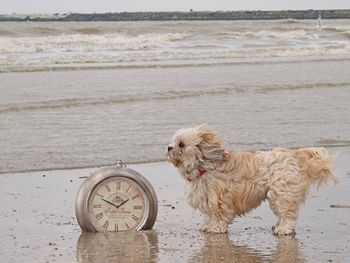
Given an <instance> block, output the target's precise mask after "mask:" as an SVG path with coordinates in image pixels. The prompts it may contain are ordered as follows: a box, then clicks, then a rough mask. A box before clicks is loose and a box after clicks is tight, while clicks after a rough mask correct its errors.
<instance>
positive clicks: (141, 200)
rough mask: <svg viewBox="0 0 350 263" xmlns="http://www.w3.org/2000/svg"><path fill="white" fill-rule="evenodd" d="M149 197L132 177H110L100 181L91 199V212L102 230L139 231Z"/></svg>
mask: <svg viewBox="0 0 350 263" xmlns="http://www.w3.org/2000/svg"><path fill="white" fill-rule="evenodd" d="M145 202H147V198H145V194H144V192H143V191H142V189H141V188H140V187H139V186H138V185H137V184H136V183H135V182H134V181H133V180H130V179H128V178H120V177H119V178H116V177H112V178H108V179H106V180H103V181H102V182H100V183H99V184H98V185H97V186H96V187H95V188H94V190H93V191H92V194H91V196H90V199H89V203H88V206H89V215H90V217H91V218H90V219H91V222H92V224H93V226H94V228H95V229H97V230H100V231H129V230H135V229H137V227H138V226H140V224H141V223H142V222H143V221H144V219H145V213H146V212H147V211H145V207H147V204H145Z"/></svg>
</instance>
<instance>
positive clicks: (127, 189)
mask: <svg viewBox="0 0 350 263" xmlns="http://www.w3.org/2000/svg"><path fill="white" fill-rule="evenodd" d="M130 188H131V185H129V187H128V189H126V192H125V193H127V192H128V191H129V189H130Z"/></svg>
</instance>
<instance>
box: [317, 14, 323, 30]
mask: <svg viewBox="0 0 350 263" xmlns="http://www.w3.org/2000/svg"><path fill="white" fill-rule="evenodd" d="M317 29H318V30H322V18H321V15H319V16H318V18H317Z"/></svg>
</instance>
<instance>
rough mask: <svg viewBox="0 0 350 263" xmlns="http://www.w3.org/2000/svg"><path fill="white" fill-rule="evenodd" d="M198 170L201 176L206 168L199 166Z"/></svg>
mask: <svg viewBox="0 0 350 263" xmlns="http://www.w3.org/2000/svg"><path fill="white" fill-rule="evenodd" d="M198 172H199V177H201V176H203V174H205V173H206V172H207V169H205V168H204V167H199V168H198Z"/></svg>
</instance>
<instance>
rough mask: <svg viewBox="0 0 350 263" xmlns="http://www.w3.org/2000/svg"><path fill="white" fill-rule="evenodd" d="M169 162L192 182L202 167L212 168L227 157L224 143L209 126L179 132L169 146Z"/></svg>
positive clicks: (203, 125)
mask: <svg viewBox="0 0 350 263" xmlns="http://www.w3.org/2000/svg"><path fill="white" fill-rule="evenodd" d="M167 157H168V160H169V161H170V162H171V163H173V164H174V166H175V167H177V168H179V169H180V170H181V173H182V175H183V176H185V177H186V178H187V179H189V180H191V179H193V178H191V177H192V176H195V174H196V172H197V171H198V169H199V168H200V167H201V166H210V165H211V164H213V163H214V162H218V161H222V160H223V159H224V157H225V149H224V146H223V141H222V140H221V139H219V138H218V137H217V135H216V133H215V132H214V130H213V129H211V128H210V127H209V126H208V125H207V124H202V125H199V126H197V127H194V128H186V129H180V130H178V131H177V132H176V133H175V134H174V136H173V138H172V140H171V143H170V144H169V146H168V151H167Z"/></svg>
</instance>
